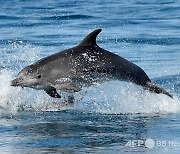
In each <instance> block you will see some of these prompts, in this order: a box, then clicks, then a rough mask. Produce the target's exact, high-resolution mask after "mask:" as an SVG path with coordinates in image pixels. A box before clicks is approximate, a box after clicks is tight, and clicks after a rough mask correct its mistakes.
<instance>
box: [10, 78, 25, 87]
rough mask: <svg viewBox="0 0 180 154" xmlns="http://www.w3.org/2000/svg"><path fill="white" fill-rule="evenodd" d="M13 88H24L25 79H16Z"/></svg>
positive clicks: (13, 81) (12, 84) (12, 82)
mask: <svg viewBox="0 0 180 154" xmlns="http://www.w3.org/2000/svg"><path fill="white" fill-rule="evenodd" d="M10 85H11V86H21V87H24V86H23V79H14V80H12V81H11V84H10Z"/></svg>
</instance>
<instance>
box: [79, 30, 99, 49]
mask: <svg viewBox="0 0 180 154" xmlns="http://www.w3.org/2000/svg"><path fill="white" fill-rule="evenodd" d="M101 31H102V29H96V30H94V31H93V32H91V33H90V34H89V35H87V36H86V37H85V38H84V39H83V40H82V42H81V43H80V44H79V46H89V45H96V37H97V35H98V34H99V33H100V32H101Z"/></svg>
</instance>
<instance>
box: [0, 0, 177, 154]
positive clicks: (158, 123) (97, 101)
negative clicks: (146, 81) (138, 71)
mask: <svg viewBox="0 0 180 154" xmlns="http://www.w3.org/2000/svg"><path fill="white" fill-rule="evenodd" d="M0 3H1V4H0V53H1V56H0V136H1V137H0V153H23V154H24V153H87V152H88V153H140V152H141V153H150V154H151V153H167V154H168V153H179V150H180V100H179V97H180V1H178V0H151V1H142V0H129V1H110V0H106V1H102V0H97V1H91V0H86V1H85V0H79V1H73V0H67V1H56V0H44V1H43V0H40V1H35V0H29V1H26V0H8V1H2V0H1V1H0ZM96 28H102V29H103V31H102V32H101V33H100V34H99V36H98V38H97V42H98V45H99V46H101V47H103V48H105V49H107V50H109V51H111V52H114V53H116V54H118V55H120V56H122V57H124V58H126V59H128V60H130V61H132V62H134V63H135V64H137V65H139V66H140V67H142V68H143V69H144V70H145V72H146V73H147V74H148V76H149V77H150V78H151V79H152V80H153V81H154V82H155V83H157V84H159V85H161V86H162V87H163V88H165V89H166V90H167V91H169V92H170V93H172V94H173V95H174V99H171V98H169V97H167V96H165V95H157V94H152V93H149V92H144V93H143V94H142V89H141V88H140V87H138V86H136V85H133V84H131V83H124V82H118V81H111V82H107V83H103V84H98V85H96V86H94V87H90V88H84V89H83V90H82V91H81V92H79V93H76V94H75V103H74V104H67V103H65V100H66V99H67V94H66V93H64V94H63V95H64V99H54V98H50V97H49V96H48V95H47V94H45V92H44V91H37V90H33V89H28V88H25V89H21V88H18V87H10V81H11V79H12V78H14V77H15V76H16V74H17V73H18V72H19V71H20V70H21V69H22V68H23V67H25V66H27V65H29V64H31V63H33V62H35V61H36V60H38V59H40V58H42V57H45V56H48V55H51V54H53V53H56V52H58V51H61V50H63V49H66V48H70V47H73V46H75V45H77V44H78V43H79V42H80V41H81V40H82V39H83V38H84V37H85V36H86V35H87V34H88V33H89V32H91V31H92V30H94V29H96Z"/></svg>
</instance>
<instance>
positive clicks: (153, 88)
mask: <svg viewBox="0 0 180 154" xmlns="http://www.w3.org/2000/svg"><path fill="white" fill-rule="evenodd" d="M145 88H146V89H148V90H149V91H151V92H154V93H157V94H160V93H161V94H165V95H167V96H169V97H171V98H173V96H172V95H171V94H170V93H168V92H167V91H166V90H164V89H163V88H161V87H159V86H158V85H156V84H154V83H152V82H147V84H146V87H145Z"/></svg>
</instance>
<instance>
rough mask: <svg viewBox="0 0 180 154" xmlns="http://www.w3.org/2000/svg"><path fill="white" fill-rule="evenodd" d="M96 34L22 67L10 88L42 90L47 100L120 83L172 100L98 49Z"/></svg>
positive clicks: (125, 62)
mask: <svg viewBox="0 0 180 154" xmlns="http://www.w3.org/2000/svg"><path fill="white" fill-rule="evenodd" d="M100 32H101V29H97V30H94V31H93V32H91V33H90V34H89V35H87V36H86V37H85V38H84V39H83V41H82V42H81V43H80V44H79V45H77V46H76V47H74V48H70V49H67V50H64V51H61V52H59V53H56V54H53V55H51V56H48V57H45V58H43V59H41V60H39V61H37V62H36V63H34V64H32V65H29V66H27V67H25V68H24V69H22V70H21V71H20V72H19V74H18V75H17V78H16V79H15V80H13V81H11V86H21V87H31V88H35V89H43V90H45V91H46V93H47V94H48V95H50V96H51V97H55V98H60V97H61V96H60V95H59V94H58V93H57V90H62V91H65V92H68V93H74V92H78V91H80V90H81V88H82V87H87V86H91V85H94V84H96V83H99V82H105V81H108V80H122V81H129V82H133V83H135V84H137V85H139V86H142V87H144V88H145V89H148V90H149V91H151V92H154V93H157V94H159V93H162V94H165V95H168V96H169V97H171V98H172V95H171V94H169V93H168V92H167V91H165V90H164V89H162V88H160V87H159V86H157V85H155V84H154V83H152V82H151V80H150V79H149V77H148V76H147V74H146V73H145V72H144V71H143V69H141V68H140V67H139V66H137V65H135V64H133V63H132V62H130V61H128V60H126V59H124V58H122V57H120V56H118V55H116V54H114V53H112V52H109V51H107V50H105V49H102V48H101V47H99V46H98V45H97V44H96V37H97V35H98V34H99V33H100Z"/></svg>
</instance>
